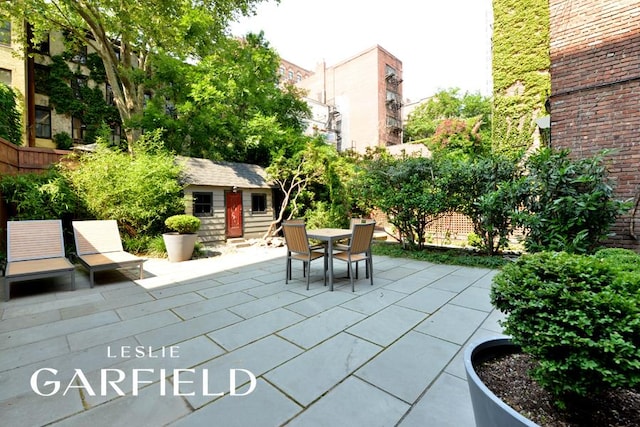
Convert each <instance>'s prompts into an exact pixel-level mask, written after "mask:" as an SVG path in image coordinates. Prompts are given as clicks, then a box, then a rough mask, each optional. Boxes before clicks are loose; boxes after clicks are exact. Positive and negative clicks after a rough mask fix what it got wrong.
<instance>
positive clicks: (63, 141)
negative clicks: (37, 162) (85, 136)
mask: <svg viewBox="0 0 640 427" xmlns="http://www.w3.org/2000/svg"><path fill="white" fill-rule="evenodd" d="M53 142H55V143H56V148H58V149H60V150H68V149H69V148H71V147H72V146H73V139H71V135H69V134H68V133H67V132H60V133H56V134H55V135H53Z"/></svg>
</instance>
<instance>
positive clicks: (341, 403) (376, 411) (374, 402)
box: [287, 377, 437, 427]
mask: <svg viewBox="0 0 640 427" xmlns="http://www.w3.org/2000/svg"><path fill="white" fill-rule="evenodd" d="M408 409H409V405H408V404H407V403H405V402H402V401H401V400H399V399H397V398H395V397H393V396H391V395H390V394H388V393H385V392H384V391H382V390H380V389H379V388H376V387H374V386H372V385H371V384H367V383H365V382H364V381H362V380H360V379H358V378H354V377H349V378H347V379H346V380H345V381H344V382H342V383H340V384H339V385H338V386H337V387H335V388H334V389H333V390H331V391H329V392H328V393H327V394H326V395H325V396H323V397H322V398H321V399H320V400H318V401H317V402H315V403H314V404H313V405H311V406H310V407H309V408H307V409H306V410H305V411H304V412H303V413H302V414H300V415H298V416H297V417H296V418H295V419H293V420H292V421H291V423H289V424H287V425H288V426H292V427H293V426H300V427H308V426H314V427H315V426H327V427H332V426H363V427H364V426H367V427H369V426H394V425H396V423H397V422H398V420H400V418H401V417H402V416H403V414H404V413H405V412H406V411H407V410H408ZM425 425H428V424H425ZM433 425H437V424H433Z"/></svg>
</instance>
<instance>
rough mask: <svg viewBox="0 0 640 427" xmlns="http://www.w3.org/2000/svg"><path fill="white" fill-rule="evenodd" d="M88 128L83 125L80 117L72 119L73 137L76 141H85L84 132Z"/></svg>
mask: <svg viewBox="0 0 640 427" xmlns="http://www.w3.org/2000/svg"><path fill="white" fill-rule="evenodd" d="M85 129H86V126H85V124H84V123H82V119H81V118H79V117H72V118H71V137H72V138H73V140H74V141H83V140H84V130H85Z"/></svg>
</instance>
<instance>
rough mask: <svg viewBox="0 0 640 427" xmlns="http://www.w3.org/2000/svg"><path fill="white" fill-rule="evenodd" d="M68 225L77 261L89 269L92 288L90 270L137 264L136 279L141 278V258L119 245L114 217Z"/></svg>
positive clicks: (134, 265)
mask: <svg viewBox="0 0 640 427" xmlns="http://www.w3.org/2000/svg"><path fill="white" fill-rule="evenodd" d="M72 225H73V237H74V239H75V242H76V253H77V256H78V261H80V263H81V264H82V265H83V266H84V268H86V269H87V270H88V271H89V285H90V286H91V287H92V288H93V285H94V278H93V273H94V272H96V271H105V270H116V269H118V268H129V267H138V268H139V269H140V278H141V279H142V278H144V272H143V270H142V263H143V262H144V259H143V258H140V257H137V256H135V255H133V254H130V253H129V252H125V250H124V249H123V248H122V240H121V238H120V231H119V230H118V224H117V223H116V221H115V220H90V221H73V222H72Z"/></svg>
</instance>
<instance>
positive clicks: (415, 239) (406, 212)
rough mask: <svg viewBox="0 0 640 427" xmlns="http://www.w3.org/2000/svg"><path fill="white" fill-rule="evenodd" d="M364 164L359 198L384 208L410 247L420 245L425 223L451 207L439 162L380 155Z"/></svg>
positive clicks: (421, 244) (428, 159) (420, 246)
mask: <svg viewBox="0 0 640 427" xmlns="http://www.w3.org/2000/svg"><path fill="white" fill-rule="evenodd" d="M364 167H365V172H364V173H363V175H362V176H361V178H360V179H361V182H360V184H361V186H360V191H361V198H362V199H363V200H367V201H368V202H369V203H370V204H371V206H375V207H377V208H379V209H380V210H381V211H382V212H384V213H385V214H386V215H387V217H388V218H389V222H390V223H391V224H393V225H394V226H395V227H396V228H397V229H398V231H399V233H400V236H401V237H402V238H403V240H404V241H405V242H406V243H407V244H408V245H409V246H410V247H412V248H413V247H418V248H423V247H424V243H425V240H426V228H427V226H428V225H429V224H430V223H431V222H433V221H434V220H436V219H437V218H438V217H439V216H440V215H442V214H443V213H445V212H447V211H448V210H449V208H450V203H449V199H448V197H447V193H446V184H445V183H443V182H442V178H441V175H440V171H439V170H438V167H439V164H438V163H437V162H436V161H435V160H433V159H431V158H423V157H416V158H413V157H410V158H405V159H397V158H392V157H390V156H384V155H381V156H378V157H376V158H373V159H371V160H369V161H368V162H366V163H365V165H364Z"/></svg>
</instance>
